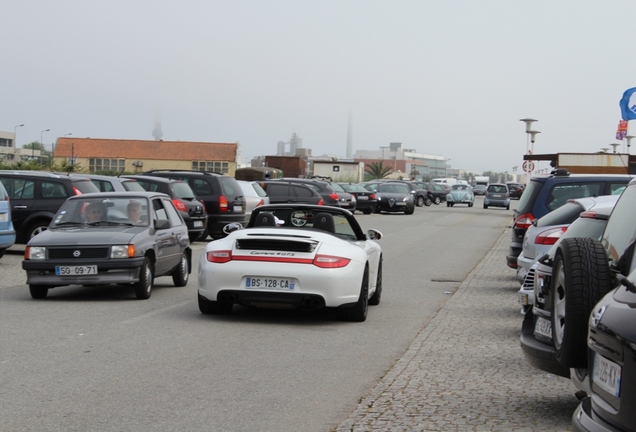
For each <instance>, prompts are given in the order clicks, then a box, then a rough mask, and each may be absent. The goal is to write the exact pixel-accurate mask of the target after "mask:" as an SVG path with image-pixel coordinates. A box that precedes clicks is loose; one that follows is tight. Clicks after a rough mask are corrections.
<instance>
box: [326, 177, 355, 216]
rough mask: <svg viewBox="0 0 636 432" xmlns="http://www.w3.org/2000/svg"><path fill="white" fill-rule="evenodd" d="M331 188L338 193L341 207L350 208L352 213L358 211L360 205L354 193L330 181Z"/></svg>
mask: <svg viewBox="0 0 636 432" xmlns="http://www.w3.org/2000/svg"><path fill="white" fill-rule="evenodd" d="M329 185H330V186H331V188H332V189H333V190H334V191H335V192H336V193H337V194H338V201H340V207H342V208H343V209H347V210H349V211H350V212H351V213H353V212H355V211H356V208H357V206H358V200H357V199H356V197H355V196H354V195H353V194H352V193H349V192H348V191H346V190H345V189H344V188H343V187H342V186H340V185H339V184H338V183H333V182H331V183H329Z"/></svg>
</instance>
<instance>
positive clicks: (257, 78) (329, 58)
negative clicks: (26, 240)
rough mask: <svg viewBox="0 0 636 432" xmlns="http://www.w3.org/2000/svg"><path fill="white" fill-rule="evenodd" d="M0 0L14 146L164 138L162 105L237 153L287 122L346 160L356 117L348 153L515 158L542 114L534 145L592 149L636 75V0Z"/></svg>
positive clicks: (477, 161) (257, 145)
mask: <svg viewBox="0 0 636 432" xmlns="http://www.w3.org/2000/svg"><path fill="white" fill-rule="evenodd" d="M0 4H1V5H2V9H1V10H2V16H3V19H2V25H1V26H0V39H1V40H2V42H1V43H0V62H1V67H0V86H1V87H0V88H1V89H2V92H1V93H0V94H1V95H2V98H1V99H2V102H1V103H0V130H3V131H7V132H13V131H14V127H15V126H16V125H19V124H22V123H24V124H25V126H24V127H20V128H18V129H17V144H18V146H22V145H24V144H26V143H29V142H32V141H40V137H41V136H42V137H43V142H44V143H45V145H47V146H49V145H51V143H53V142H54V141H55V139H56V138H57V137H60V136H63V135H65V134H68V133H72V134H73V136H77V137H91V138H115V139H149V140H152V139H153V135H152V131H153V125H154V121H155V118H156V117H158V118H160V119H161V127H162V130H163V139H164V140H183V141H206V142H239V143H240V148H241V152H242V155H243V160H247V159H248V158H251V157H253V156H256V155H262V154H275V153H276V143H277V142H278V141H289V139H290V137H291V135H292V134H293V133H297V134H298V135H299V136H300V137H301V138H302V139H303V146H304V147H306V148H311V149H312V154H313V155H315V156H318V155H322V154H334V155H341V156H345V155H346V144H347V124H348V118H349V113H351V117H352V125H353V127H352V131H353V133H352V136H353V148H354V151H355V150H358V149H366V150H378V149H379V147H380V146H387V145H388V144H389V143H390V142H401V143H403V146H404V147H405V148H412V149H416V150H417V151H418V152H421V153H427V154H433V155H439V156H443V157H446V158H450V159H451V160H450V162H449V163H450V164H451V166H452V167H453V168H460V169H468V170H472V171H482V170H493V171H508V172H512V168H513V166H519V170H520V165H521V163H522V157H523V154H524V153H525V152H526V146H527V135H526V133H525V125H524V124H523V123H522V122H520V121H519V119H521V118H525V117H532V118H535V119H538V120H539V121H538V123H535V125H534V128H535V129H536V130H539V131H540V132H541V133H540V134H538V135H537V139H536V142H535V144H534V152H535V153H555V152H596V151H599V150H600V149H601V148H603V147H609V144H610V143H615V142H617V141H616V137H615V135H616V128H617V124H618V121H619V120H620V109H619V105H618V102H619V100H620V98H621V97H622V94H623V92H624V91H625V90H627V89H628V88H631V87H635V86H636V44H635V43H634V30H635V25H634V22H635V21H634V20H635V17H636V1H634V0H605V1H592V0H538V1H527V0H526V1H516V0H430V1H427V0H419V1H406V0H390V1H389V0H386V1H373V0H319V1H313V0H259V1H256V0H234V1H228V0H223V1H221V0H202V1H189V0H180V1H165V0H108V1H86V0H70V1H65V0H56V1H50V0H37V1H36V0H33V1H30V0H21V1H18V0H0ZM633 127H635V128H636V126H633ZM45 129H51V131H50V132H44V133H41V132H42V131H43V130H45ZM630 133H631V134H633V135H636V130H634V131H630ZM635 146H636V142H635ZM622 148H623V147H622V146H621V147H620V148H619V150H621V149H622ZM518 172H519V171H518Z"/></svg>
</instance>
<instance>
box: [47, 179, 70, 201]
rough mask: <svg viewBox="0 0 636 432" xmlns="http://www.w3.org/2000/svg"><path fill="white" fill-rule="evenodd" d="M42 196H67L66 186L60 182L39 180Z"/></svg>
mask: <svg viewBox="0 0 636 432" xmlns="http://www.w3.org/2000/svg"><path fill="white" fill-rule="evenodd" d="M40 188H41V192H42V198H68V194H67V193H66V188H65V187H64V185H63V184H62V183H58V182H51V181H48V180H43V181H42V182H40Z"/></svg>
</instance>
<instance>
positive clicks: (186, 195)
mask: <svg viewBox="0 0 636 432" xmlns="http://www.w3.org/2000/svg"><path fill="white" fill-rule="evenodd" d="M170 189H172V192H174V194H175V195H176V196H177V197H179V198H182V199H194V192H192V188H191V187H190V185H189V184H187V183H183V182H177V183H172V184H171V185H170Z"/></svg>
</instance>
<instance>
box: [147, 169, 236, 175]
mask: <svg viewBox="0 0 636 432" xmlns="http://www.w3.org/2000/svg"><path fill="white" fill-rule="evenodd" d="M155 172H185V173H193V174H203V175H228V174H224V173H221V172H216V171H199V170H189V169H156V170H149V171H144V172H143V173H141V174H146V173H155Z"/></svg>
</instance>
